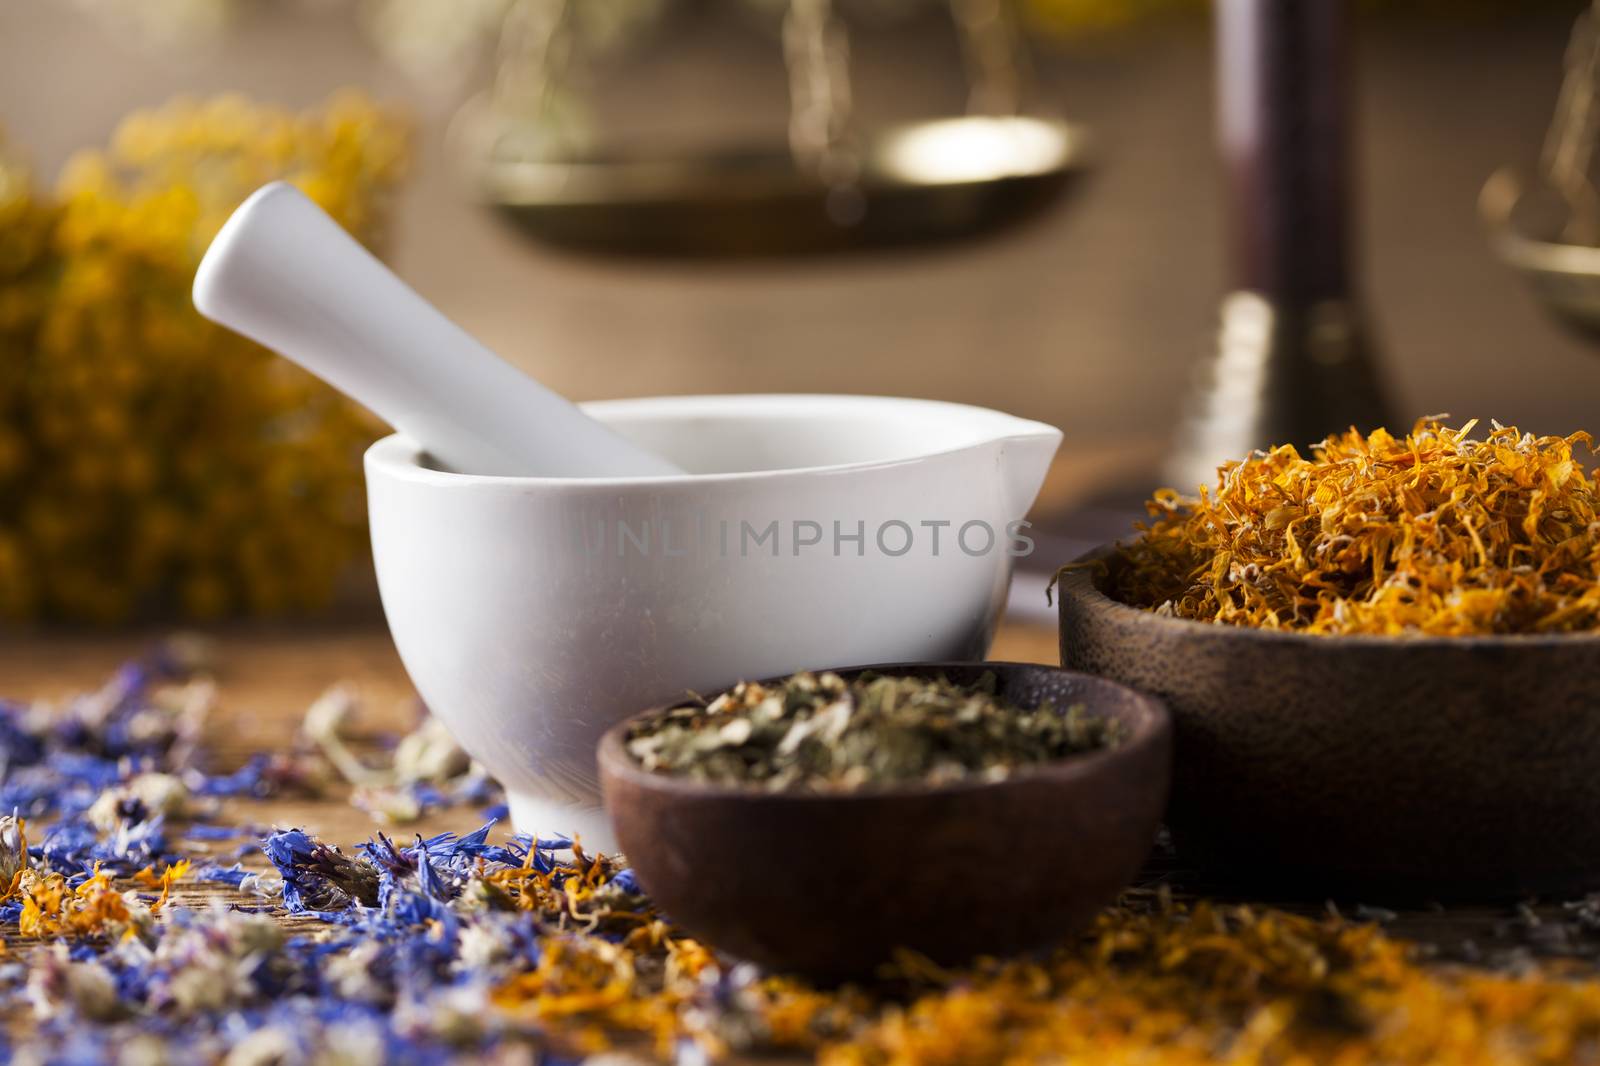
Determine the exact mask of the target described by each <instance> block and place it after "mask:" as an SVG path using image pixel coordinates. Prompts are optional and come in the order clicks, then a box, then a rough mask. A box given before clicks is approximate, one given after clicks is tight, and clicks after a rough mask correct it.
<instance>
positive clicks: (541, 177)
mask: <svg viewBox="0 0 1600 1066" xmlns="http://www.w3.org/2000/svg"><path fill="white" fill-rule="evenodd" d="M1083 141H1084V134H1083V131H1082V129H1081V128H1079V127H1077V126H1074V125H1072V124H1069V123H1066V122H1061V121H1058V120H1055V119H1047V118H1034V117H1023V116H1005V117H982V116H971V117H963V118H944V119H934V120H929V121H922V122H912V123H905V124H901V125H895V126H890V127H887V128H885V129H883V130H881V131H879V132H878V133H877V134H876V135H875V136H873V137H872V138H871V139H870V140H869V141H868V142H867V145H866V150H865V152H864V153H863V155H862V159H861V173H860V177H859V179H858V180H857V181H856V182H855V183H853V184H852V185H849V186H846V187H843V188H832V189H830V188H829V187H828V186H826V185H824V184H823V183H822V182H821V181H820V180H818V179H817V178H816V177H814V176H812V175H811V174H809V173H807V172H806V171H804V170H802V169H801V168H800V167H799V166H797V165H796V163H795V161H794V159H793V157H792V156H791V154H790V152H789V149H788V147H787V145H778V144H774V145H766V146H763V145H754V146H751V147H748V148H735V147H730V148H726V149H718V150H715V151H711V152H706V153H701V154H694V153H685V154H682V155H676V156H672V155H655V154H648V153H643V152H623V151H613V152H597V153H595V154H592V155H588V156H584V157H581V158H568V159H561V160H531V159H516V158H504V157H501V156H500V155H499V154H498V153H496V152H495V151H493V150H491V152H490V153H489V158H488V162H487V165H486V166H485V169H484V172H483V174H482V189H483V193H484V197H485V199H486V200H487V201H488V202H489V203H491V204H493V205H494V206H495V207H496V208H498V209H499V210H500V211H501V212H503V213H504V214H506V215H507V216H509V217H510V218H511V219H513V220H515V221H516V222H517V223H518V224H519V225H521V226H522V227H523V228H524V229H526V230H527V231H528V232H529V233H530V234H532V235H534V236H535V237H537V238H539V239H541V240H545V241H548V242H550V243H552V244H558V245H563V246H566V247H571V248H581V249H585V250H590V251H599V252H611V253H624V254H650V255H675V256H763V255H791V254H802V253H811V252H836V251H844V250H850V249H858V248H881V247H888V246H894V245H904V244H912V243H921V242H927V241H938V240H949V239H952V238H958V237H965V236H971V235H974V234H977V233H981V232H984V231H986V230H990V229H995V228H998V227H1001V226H1003V225H1005V224H1006V223H1009V222H1015V221H1019V220H1021V219H1024V218H1027V217H1028V216H1030V215H1033V214H1035V213H1037V212H1039V211H1040V210H1042V209H1043V208H1044V207H1046V206H1048V205H1049V204H1050V203H1052V202H1054V200H1055V199H1056V198H1057V197H1058V196H1059V195H1060V193H1061V192H1062V191H1063V190H1064V189H1065V188H1066V186H1067V184H1068V181H1069V179H1070V178H1071V177H1072V176H1073V175H1074V174H1075V173H1076V172H1077V171H1078V170H1079V169H1080V168H1081V167H1082V165H1083Z"/></svg>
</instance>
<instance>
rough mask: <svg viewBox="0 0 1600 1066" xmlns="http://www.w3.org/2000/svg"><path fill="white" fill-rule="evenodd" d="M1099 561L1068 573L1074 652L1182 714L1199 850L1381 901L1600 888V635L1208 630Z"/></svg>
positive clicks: (1220, 872)
mask: <svg viewBox="0 0 1600 1066" xmlns="http://www.w3.org/2000/svg"><path fill="white" fill-rule="evenodd" d="M1090 558H1093V559H1099V560H1101V561H1104V562H1107V563H1108V564H1109V565H1113V566H1114V565H1115V559H1116V557H1115V555H1114V554H1113V553H1112V552H1111V551H1110V550H1108V549H1102V550H1101V551H1100V552H1097V553H1095V554H1094V555H1093V556H1091V557H1090ZM1103 574H1104V571H1103V570H1101V571H1092V570H1074V571H1069V572H1068V573H1067V574H1065V575H1064V576H1063V578H1062V581H1061V583H1060V585H1059V590H1060V600H1061V661H1062V663H1063V664H1065V665H1066V666H1067V667H1069V668H1071V669H1075V670H1083V671H1085V672H1089V673H1094V674H1098V675H1100V676H1103V677H1108V678H1111V679H1112V680H1115V681H1120V682H1122V683H1123V684H1126V685H1130V686H1133V687H1134V688H1137V689H1139V690H1140V691H1143V692H1148V693H1150V694H1152V695H1154V696H1158V697H1159V698H1161V699H1162V700H1163V701H1164V702H1165V703H1166V705H1167V707H1168V708H1169V709H1170V710H1171V712H1172V717H1173V726H1174V729H1175V731H1176V742H1177V750H1176V761H1175V768H1174V772H1173V787H1172V798H1171V801H1170V803H1169V806H1168V812H1167V821H1168V824H1169V826H1170V827H1171V829H1172V834H1173V842H1174V844H1175V845H1176V846H1177V848H1178V851H1179V853H1180V856H1181V857H1182V858H1183V859H1184V860H1185V861H1186V862H1189V863H1193V864H1196V865H1199V866H1201V867H1203V868H1204V869H1205V870H1206V871H1207V872H1208V873H1209V874H1212V875H1214V876H1218V877H1220V878H1221V879H1222V880H1224V881H1227V882H1233V883H1236V884H1239V885H1241V886H1245V885H1248V886H1249V887H1250V888H1251V890H1252V891H1256V892H1260V891H1265V890H1267V889H1268V888H1269V887H1271V888H1273V889H1275V890H1289V891H1292V892H1294V893H1295V894H1299V895H1311V896H1314V897H1326V896H1328V895H1330V894H1334V893H1358V894H1361V895H1362V897H1363V898H1364V899H1365V900H1366V901H1368V902H1376V901H1377V900H1378V899H1379V898H1381V897H1388V898H1391V899H1394V900H1397V901H1405V900H1411V899H1457V900H1459V899H1471V898H1482V899H1495V898H1503V897H1510V896H1519V895H1525V894H1530V893H1567V892H1577V891H1581V890H1588V889H1593V888H1596V887H1600V636H1590V635H1583V634H1575V635H1552V636H1543V637H1539V636H1507V637H1432V638H1427V637H1417V638H1407V637H1378V636H1311V635H1307V634H1297V633H1279V632H1271V631H1267V630H1258V629H1246V628H1239V627H1235V626H1223V625H1213V624H1209V623H1204V622H1194V621H1189V620H1187V619H1178V618H1169V617H1163V616H1160V615H1157V614H1154V613H1152V612H1149V611H1145V610H1139V609H1136V608H1133V607H1129V606H1127V605H1126V604H1122V603H1118V602H1116V601H1114V600H1112V599H1110V598H1109V597H1107V596H1106V595H1105V594H1104V592H1102V591H1101V584H1102V582H1103Z"/></svg>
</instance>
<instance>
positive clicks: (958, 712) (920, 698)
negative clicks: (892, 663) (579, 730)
mask: <svg viewBox="0 0 1600 1066" xmlns="http://www.w3.org/2000/svg"><path fill="white" fill-rule="evenodd" d="M1116 726H1117V723H1115V722H1114V721H1111V720H1109V719H1105V718H1100V717H1097V716H1094V715H1089V714H1086V713H1084V710H1083V708H1082V707H1081V706H1078V705H1073V706H1071V707H1068V708H1066V709H1065V710H1057V709H1056V708H1055V707H1053V706H1052V705H1050V704H1048V703H1045V704H1041V705H1040V706H1038V707H1034V708H1021V707H1016V706H1013V705H1012V704H1011V703H1009V702H1007V701H1005V700H1003V699H1001V698H999V697H998V696H997V695H996V694H995V676H994V674H993V673H985V674H984V675H983V677H982V678H981V679H980V680H979V681H978V683H977V684H976V685H972V686H966V687H963V686H959V685H955V684H952V683H951V682H949V681H947V680H945V679H944V678H938V679H935V680H929V679H926V678H916V677H888V676H882V675H876V674H864V675H862V676H860V677H858V678H856V679H854V680H851V681H845V680H844V679H843V678H841V677H839V675H837V674H832V673H824V674H811V673H800V674H795V675H794V676H793V677H789V678H786V679H784V680H783V681H782V682H779V683H778V684H776V685H771V686H767V685H760V684H754V683H750V682H744V683H741V684H739V685H738V686H736V687H735V688H734V689H733V690H732V691H730V692H728V693H726V694H724V695H722V696H719V697H717V699H715V700H713V701H712V702H711V703H710V704H709V705H700V704H689V705H685V706H681V707H674V708H671V709H669V710H667V711H663V712H662V713H661V714H659V715H657V716H655V717H653V718H651V719H648V720H646V721H645V722H643V723H641V724H640V725H638V726H636V727H635V728H634V730H633V732H632V734H631V735H630V736H629V738H628V742H627V747H628V752H629V754H631V755H632V756H633V757H634V758H635V759H637V760H638V761H639V763H640V764H641V765H643V766H644V767H645V769H647V770H652V771H656V772H659V773H666V774H671V775H674V776H679V777H687V778H690V779H693V780H696V781H711V782H718V783H725V784H733V783H744V784H757V785H760V786H761V787H762V788H764V789H766V790H768V791H771V792H780V791H817V792H835V791H849V790H851V789H856V788H861V787H863V786H867V785H878V784H895V783H907V782H920V783H927V784H939V783H943V782H949V781H957V780H961V779H963V778H973V777H976V778H980V779H983V780H999V779H1001V778H1003V777H1005V776H1006V775H1007V774H1008V773H1010V772H1011V771H1012V770H1014V769H1016V768H1018V767H1023V766H1031V765H1036V764H1038V763H1043V762H1048V761H1050V760H1052V759H1059V758H1061V757H1063V756H1067V755H1074V754H1078V753H1081V752H1086V751H1093V750H1095V749H1098V748H1105V747H1111V746H1114V745H1115V744H1116V742H1117V740H1118V739H1119V734H1118V731H1117V728H1116Z"/></svg>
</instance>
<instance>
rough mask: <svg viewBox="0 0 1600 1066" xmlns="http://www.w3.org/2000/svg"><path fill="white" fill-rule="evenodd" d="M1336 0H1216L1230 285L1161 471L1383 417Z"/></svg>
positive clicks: (1194, 476) (1211, 469) (1345, 46)
mask: <svg viewBox="0 0 1600 1066" xmlns="http://www.w3.org/2000/svg"><path fill="white" fill-rule="evenodd" d="M1348 6H1349V5H1348V4H1347V3H1346V0H1217V3H1216V5H1215V8H1216V33H1217V84H1218V101H1217V103H1218V108H1217V110H1218V140H1219V142H1220V146H1221V150H1222V156H1223V162H1224V166H1225V169H1226V175H1227V193H1228V200H1229V204H1228V210H1229V216H1230V236H1231V244H1232V248H1231V258H1232V273H1233V278H1234V286H1233V289H1234V291H1232V292H1230V293H1229V294H1228V295H1227V296H1225V297H1224V298H1223V301H1222V311H1221V318H1222V322H1221V329H1220V332H1219V336H1218V343H1217V347H1216V351H1215V353H1214V354H1213V355H1212V356H1211V358H1210V359H1209V360H1208V361H1207V362H1206V363H1205V364H1204V365H1203V366H1202V367H1201V368H1200V371H1199V373H1198V374H1197V377H1196V380H1195V383H1194V387H1193V392H1192V395H1191V397H1190V400H1189V403H1188V408H1187V412H1186V416H1185V420H1184V423H1183V425H1182V427H1181V428H1180V431H1179V434H1178V441H1177V447H1176V448H1175V450H1174V453H1173V454H1172V456H1171V458H1170V460H1169V462H1168V464H1167V471H1166V473H1167V476H1168V478H1169V479H1170V481H1171V483H1173V484H1175V485H1176V486H1177V487H1179V488H1180V489H1185V490H1190V489H1193V488H1194V487H1195V486H1198V485H1201V484H1205V483H1210V482H1213V481H1214V480H1215V476H1216V472H1217V467H1218V466H1219V465H1220V464H1222V463H1224V462H1227V461H1230V460H1234V459H1240V458H1243V457H1244V456H1245V455H1246V454H1248V453H1249V452H1250V451H1252V450H1254V449H1257V448H1263V447H1267V446H1270V445H1274V444H1281V443H1291V444H1295V445H1299V446H1304V445H1307V444H1311V443H1314V442H1316V441H1319V440H1321V439H1322V438H1324V437H1326V436H1327V435H1328V434H1329V433H1332V432H1336V431H1339V430H1343V429H1347V428H1349V427H1350V426H1356V427H1357V428H1359V429H1362V430H1371V429H1374V428H1376V427H1378V426H1381V425H1384V424H1386V423H1387V422H1388V421H1389V416H1390V411H1389V408H1388V406H1387V404H1386V402H1385V399H1384V395H1383V389H1382V387H1381V384H1380V377H1379V374H1378V371H1377V368H1376V366H1375V362H1374V359H1373V356H1372V350H1371V345H1370V343H1369V341H1368V335H1367V331H1366V327H1365V325H1364V322H1363V317H1364V316H1363V313H1362V308H1361V305H1360V303H1359V300H1358V296H1357V294H1356V293H1355V291H1354V289H1353V286H1352V283H1351V279H1350V275H1351V273H1352V271H1351V268H1350V258H1351V256H1350V243H1351V242H1350V223H1349V218H1348V202H1347V201H1348V195H1347V192H1348V186H1349V181H1350V175H1349V161H1348V155H1349V130H1348V125H1349V101H1348V91H1347V90H1348V60H1349V56H1348V51H1349V38H1348V18H1347V15H1348V10H1347V9H1348Z"/></svg>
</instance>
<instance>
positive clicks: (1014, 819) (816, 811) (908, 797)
mask: <svg viewBox="0 0 1600 1066" xmlns="http://www.w3.org/2000/svg"><path fill="white" fill-rule="evenodd" d="M863 670H876V671H878V672H880V673H888V674H897V675H912V676H933V675H939V674H942V675H944V676H945V677H947V678H949V679H950V680H951V681H952V682H955V683H956V684H970V683H972V682H975V681H976V680H977V679H978V678H979V677H980V676H981V675H982V674H983V673H984V672H985V671H988V670H992V671H994V673H995V674H996V675H997V677H998V679H999V692H1000V695H1001V696H1003V697H1004V698H1005V699H1008V700H1010V701H1012V702H1014V703H1017V704H1019V705H1021V706H1037V705H1039V704H1041V703H1043V702H1046V701H1048V702H1050V703H1053V704H1054V705H1055V706H1057V707H1060V708H1063V709H1064V708H1066V707H1068V706H1071V705H1073V704H1082V705H1083V706H1084V708H1085V709H1086V710H1087V711H1089V712H1091V713H1094V714H1100V715H1104V716H1106V717H1109V718H1114V719H1116V720H1117V721H1119V722H1121V723H1122V724H1123V727H1124V729H1125V735H1124V738H1123V740H1122V742H1121V743H1120V744H1119V745H1118V746H1117V747H1115V748H1112V749H1108V750H1105V751H1097V752H1091V753H1087V754H1084V755H1079V756H1074V757H1072V758H1069V759H1063V760H1060V761H1058V762H1053V763H1049V764H1046V765H1043V766H1040V767H1035V768H1030V769H1024V770H1019V771H1017V772H1016V773H1014V774H1013V775H1012V776H1010V777H1009V778H1007V779H1005V780H1003V781H996V782H962V783H957V784H949V785H939V786H925V785H900V786H886V787H882V788H875V789H871V790H862V791H857V792H850V793H839V794H831V795H811V794H798V793H769V792H762V791H759V790H757V789H754V788H746V787H740V786H724V785H708V784H702V783H697V782H691V781H685V780H682V779H679V778H673V777H669V776H666V775H664V774H657V773H652V772H650V771H647V770H645V769H643V768H641V767H640V766H639V765H638V764H637V763H636V762H634V761H633V759H632V758H631V757H630V756H629V755H628V754H627V752H626V751H625V750H624V747H623V744H624V739H625V738H626V736H627V734H628V730H629V728H630V726H631V724H632V721H633V720H630V721H628V722H623V723H622V724H620V725H618V726H616V727H615V728H613V729H612V730H611V731H610V732H608V733H607V734H606V735H605V737H604V738H603V739H602V740H601V742H600V752H599V755H600V781H601V786H602V788H603V790H604V793H605V801H606V808H607V809H608V810H609V811H610V813H611V820H612V824H613V825H614V826H615V827H616V831H617V839H618V841H619V842H620V843H621V845H622V850H623V853H624V854H625V855H626V856H627V857H628V860H629V861H630V862H631V863H632V864H633V868H634V870H635V872H636V873H637V874H638V877H639V880H640V882H641V883H642V884H643V885H644V887H645V889H646V891H648V892H649V893H650V895H651V897H652V898H654V900H655V901H656V903H657V904H659V905H660V906H661V908H662V910H663V911H664V912H665V913H666V914H667V915H668V916H669V917H670V918H671V919H672V920H673V921H675V922H677V923H678V924H680V925H681V926H682V927H683V928H684V929H686V930H687V931H688V932H689V933H691V934H692V935H694V936H696V937H699V938H701V939H703V940H704V941H705V942H706V943H708V944H711V945H713V946H715V947H717V948H719V949H721V950H722V951H725V952H727V953H728V954H730V955H733V956H735V957H738V958H742V959H747V960H749V961H752V962H756V963H759V964H761V965H763V966H767V967H771V968H774V969H779V970H784V971H788V972H793V973H799V974H803V975H806V976H809V977H812V978H816V979H819V980H824V981H832V980H841V979H847V978H852V977H860V976H865V975H870V974H871V973H872V971H873V969H874V968H875V967H876V966H877V965H878V964H880V963H883V962H886V961H888V960H889V959H890V958H891V957H892V955H893V952H894V949H895V948H896V947H902V946H903V947H908V948H911V949H913V950H915V951H919V952H921V953H923V954H925V955H927V956H929V957H930V958H932V959H933V960H934V961H936V962H940V963H956V962H962V961H965V960H967V959H970V958H972V957H974V956H976V955H980V954H982V955H1008V954H1014V953H1016V952H1020V951H1024V950H1027V949H1030V948H1036V947H1042V946H1045V945H1048V944H1050V943H1053V942H1056V941H1059V940H1061V939H1062V938H1064V937H1066V936H1069V935H1071V934H1072V933H1074V932H1077V931H1079V930H1081V929H1082V928H1084V927H1085V926H1086V925H1087V924H1088V922H1089V921H1090V920H1091V919H1092V918H1093V916H1094V914H1095V913H1096V911H1098V910H1099V909H1100V908H1101V907H1103V906H1104V905H1105V904H1107V903H1108V902H1110V901H1111V900H1112V899H1113V898H1114V897H1115V896H1116V895H1117V893H1118V891H1119V890H1121V889H1122V888H1123V887H1124V886H1125V885H1126V884H1127V883H1128V881H1129V880H1130V879H1131V878H1132V877H1133V876H1134V875H1135V873H1137V872H1138V869H1139V866H1140V864H1141V863H1142V862H1143V861H1144V859H1145V856H1146V855H1147V854H1148V853H1149V850H1150V846H1151V843H1152V841H1153V840H1154V837H1155V832H1156V829H1157V826H1158V824H1159V822H1160V818H1161V810H1162V806H1163V804H1164V803H1165V802H1166V795H1167V781H1168V776H1169V771H1170V758H1171V728H1170V726H1169V724H1168V722H1167V714H1166V711H1165V710H1164V709H1163V708H1162V707H1161V705H1160V704H1159V703H1158V702H1156V701H1155V700H1153V699H1151V698H1149V697H1148V696H1143V695H1140V694H1139V693H1137V692H1133V691H1132V690H1130V689H1127V688H1124V687H1122V686H1121V685H1117V684H1113V683H1112V682H1110V681H1105V680H1102V679H1100V678H1093V677H1085V676H1083V675H1082V674H1073V673H1069V672H1067V671H1065V670H1061V669H1059V668H1057V667H1050V666H1037V665H1029V664H1023V663H946V664H937V663H936V664H925V665H899V664H897V665H886V666H873V667H859V668H854V669H850V670H839V671H837V673H839V674H841V675H842V676H844V677H846V678H849V677H851V676H853V675H855V674H859V673H861V672H862V671H863Z"/></svg>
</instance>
